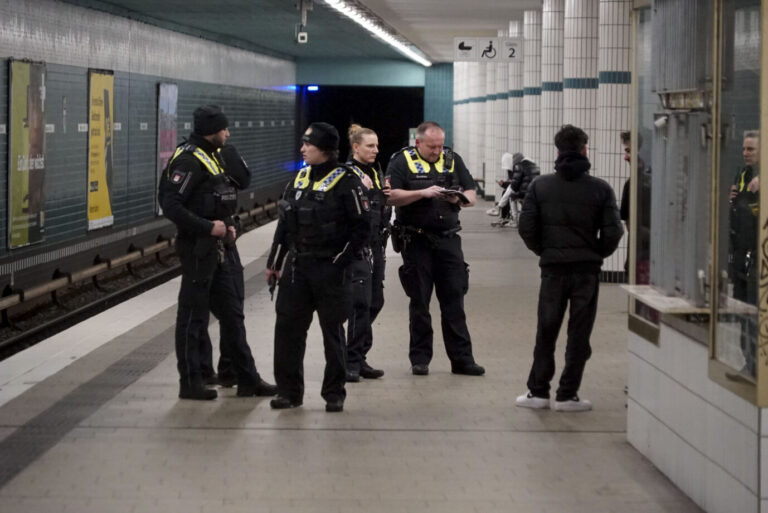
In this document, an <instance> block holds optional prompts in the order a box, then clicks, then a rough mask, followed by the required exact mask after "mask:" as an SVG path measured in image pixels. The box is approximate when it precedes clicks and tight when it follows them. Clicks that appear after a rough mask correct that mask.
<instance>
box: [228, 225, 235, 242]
mask: <svg viewBox="0 0 768 513" xmlns="http://www.w3.org/2000/svg"><path fill="white" fill-rule="evenodd" d="M236 240H237V230H236V229H235V227H234V226H227V242H235V241H236Z"/></svg>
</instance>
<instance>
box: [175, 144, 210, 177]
mask: <svg viewBox="0 0 768 513" xmlns="http://www.w3.org/2000/svg"><path fill="white" fill-rule="evenodd" d="M185 151H188V152H190V153H191V154H192V155H194V156H195V157H197V160H199V161H200V163H201V164H202V165H203V167H205V169H207V170H208V172H209V173H211V174H212V175H221V174H224V169H222V167H221V165H219V163H218V161H216V159H212V158H211V157H210V156H209V155H208V154H207V153H205V152H204V151H203V150H201V149H200V148H198V147H197V146H195V145H194V144H182V145H181V146H179V147H178V148H176V151H175V152H174V153H173V157H171V160H169V161H168V169H170V167H171V162H173V161H174V160H175V159H176V157H178V156H179V155H181V154H182V153H184V152H185Z"/></svg>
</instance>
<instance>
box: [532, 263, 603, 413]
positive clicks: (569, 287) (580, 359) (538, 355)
mask: <svg viewBox="0 0 768 513" xmlns="http://www.w3.org/2000/svg"><path fill="white" fill-rule="evenodd" d="M598 290H599V283H598V275H597V274H596V273H550V272H548V271H546V270H543V271H542V273H541V288H540V289H539V324H538V329H537V331H536V348H535V349H534V351H533V366H532V367H531V373H530V375H529V376H528V390H530V392H531V394H533V395H534V396H536V397H547V398H548V397H549V388H550V386H549V382H550V381H551V380H552V377H553V376H554V375H555V343H556V341H557V335H558V333H559V332H560V326H561V325H562V323H563V317H564V316H565V309H566V307H567V306H568V304H569V303H570V314H569V317H568V342H567V345H566V347H565V367H564V368H563V373H562V374H561V375H560V387H559V388H558V389H557V395H556V399H557V400H558V401H565V400H568V399H571V398H572V397H573V396H575V395H576V394H577V393H578V391H579V387H580V386H581V377H582V375H583V374H584V366H585V365H586V363H587V360H589V357H590V356H591V355H592V349H591V347H590V345H589V337H590V335H591V334H592V327H593V326H594V324H595V315H596V313H597V293H598Z"/></svg>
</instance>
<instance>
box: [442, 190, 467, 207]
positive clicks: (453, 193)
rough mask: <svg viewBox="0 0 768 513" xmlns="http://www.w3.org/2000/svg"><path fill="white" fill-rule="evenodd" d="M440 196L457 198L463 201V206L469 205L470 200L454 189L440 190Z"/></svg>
mask: <svg viewBox="0 0 768 513" xmlns="http://www.w3.org/2000/svg"><path fill="white" fill-rule="evenodd" d="M440 194H445V195H446V196H457V197H458V198H459V201H461V202H462V203H463V204H465V205H467V204H469V198H467V197H466V196H465V195H464V193H463V192H461V191H456V190H453V189H445V188H443V189H440Z"/></svg>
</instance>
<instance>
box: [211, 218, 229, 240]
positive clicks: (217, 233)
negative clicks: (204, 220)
mask: <svg viewBox="0 0 768 513" xmlns="http://www.w3.org/2000/svg"><path fill="white" fill-rule="evenodd" d="M226 234H227V225H225V224H224V221H219V220H218V219H216V220H215V221H213V228H211V237H216V238H219V239H220V238H222V237H224V236H225V235H226Z"/></svg>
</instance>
